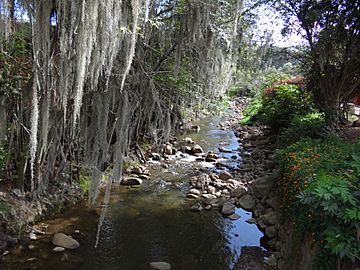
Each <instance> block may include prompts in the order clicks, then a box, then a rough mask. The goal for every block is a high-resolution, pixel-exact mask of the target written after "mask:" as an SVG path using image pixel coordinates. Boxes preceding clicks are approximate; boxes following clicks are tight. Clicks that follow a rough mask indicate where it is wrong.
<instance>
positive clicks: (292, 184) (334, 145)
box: [278, 138, 360, 269]
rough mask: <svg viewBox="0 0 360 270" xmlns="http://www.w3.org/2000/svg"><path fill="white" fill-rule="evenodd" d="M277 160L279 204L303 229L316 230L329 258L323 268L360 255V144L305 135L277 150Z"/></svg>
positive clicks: (317, 236)
mask: <svg viewBox="0 0 360 270" xmlns="http://www.w3.org/2000/svg"><path fill="white" fill-rule="evenodd" d="M278 158H279V160H280V164H281V171H282V178H281V180H280V185H279V186H280V193H281V205H280V208H281V210H282V212H283V214H284V216H285V217H288V218H289V219H290V220H292V221H294V222H295V224H296V226H297V228H298V229H299V230H300V231H301V232H304V231H310V232H312V233H313V234H314V236H315V239H316V240H317V241H318V242H319V243H320V244H319V247H320V249H321V254H320V255H321V256H322V257H325V258H326V259H325V260H323V266H322V267H325V268H321V269H331V268H329V267H330V266H329V265H330V264H332V263H334V262H333V261H332V260H330V259H331V258H333V259H334V258H339V259H340V260H342V259H346V260H351V261H354V260H356V259H359V256H360V246H359V243H358V241H357V239H356V233H357V230H359V224H360V207H359V205H360V194H359V189H360V183H359V177H360V143H358V144H356V145H351V144H347V143H344V142H342V141H341V140H340V139H338V138H327V139H323V140H320V139H309V138H308V139H302V140H300V141H298V142H297V143H295V144H293V145H291V146H289V147H287V148H285V149H282V150H279V151H278ZM334 255H336V256H334ZM324 265H326V266H324Z"/></svg>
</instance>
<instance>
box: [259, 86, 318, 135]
mask: <svg viewBox="0 0 360 270" xmlns="http://www.w3.org/2000/svg"><path fill="white" fill-rule="evenodd" d="M289 82H290V81H283V82H278V83H275V84H274V85H273V86H271V87H268V88H266V89H265V91H264V94H263V97H262V104H263V106H262V108H261V110H260V111H259V113H258V119H259V121H260V122H261V123H262V124H266V125H269V126H271V127H272V128H275V129H280V128H283V127H287V126H288V125H289V124H290V121H291V120H292V118H293V117H294V116H295V115H303V114H306V113H309V112H311V111H312V108H313V102H312V98H311V96H310V94H309V93H308V92H306V91H305V90H304V89H303V88H301V87H300V86H299V85H298V84H293V83H289Z"/></svg>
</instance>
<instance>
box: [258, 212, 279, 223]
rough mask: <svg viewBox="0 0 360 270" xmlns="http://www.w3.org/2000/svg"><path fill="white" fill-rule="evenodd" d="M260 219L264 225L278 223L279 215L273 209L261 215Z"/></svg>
mask: <svg viewBox="0 0 360 270" xmlns="http://www.w3.org/2000/svg"><path fill="white" fill-rule="evenodd" d="M261 219H262V220H263V221H264V223H265V224H266V225H274V224H278V223H279V215H278V214H277V213H276V212H274V211H273V212H270V213H267V214H265V215H263V216H261Z"/></svg>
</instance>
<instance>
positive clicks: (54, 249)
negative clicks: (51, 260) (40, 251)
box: [53, 247, 65, 253]
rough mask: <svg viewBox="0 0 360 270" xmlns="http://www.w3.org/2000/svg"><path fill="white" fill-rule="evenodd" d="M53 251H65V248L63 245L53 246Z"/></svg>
mask: <svg viewBox="0 0 360 270" xmlns="http://www.w3.org/2000/svg"><path fill="white" fill-rule="evenodd" d="M53 251H54V252H55V253H60V252H63V251H65V248H63V247H54V248H53Z"/></svg>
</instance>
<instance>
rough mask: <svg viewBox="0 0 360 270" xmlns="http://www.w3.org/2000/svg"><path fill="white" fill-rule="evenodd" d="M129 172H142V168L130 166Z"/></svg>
mask: <svg viewBox="0 0 360 270" xmlns="http://www.w3.org/2000/svg"><path fill="white" fill-rule="evenodd" d="M131 173H134V174H142V173H143V170H142V168H140V167H134V168H132V170H131Z"/></svg>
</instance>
